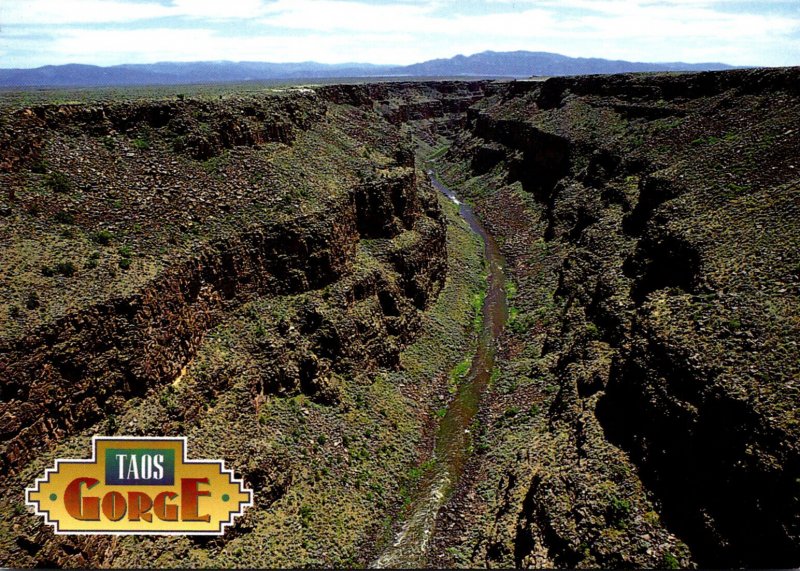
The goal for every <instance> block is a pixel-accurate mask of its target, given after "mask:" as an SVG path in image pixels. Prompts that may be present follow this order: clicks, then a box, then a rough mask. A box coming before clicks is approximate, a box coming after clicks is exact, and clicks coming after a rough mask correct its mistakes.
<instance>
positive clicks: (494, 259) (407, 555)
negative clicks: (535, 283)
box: [372, 173, 508, 568]
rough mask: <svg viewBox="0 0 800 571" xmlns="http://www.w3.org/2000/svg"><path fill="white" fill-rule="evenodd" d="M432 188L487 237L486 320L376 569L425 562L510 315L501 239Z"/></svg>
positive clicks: (438, 186)
mask: <svg viewBox="0 0 800 571" xmlns="http://www.w3.org/2000/svg"><path fill="white" fill-rule="evenodd" d="M429 174H430V175H431V181H432V182H433V185H434V187H435V188H436V189H437V190H439V191H440V192H441V193H443V194H444V195H445V196H447V198H449V199H450V200H451V201H453V202H454V203H455V204H457V205H458V206H459V213H460V215H461V217H462V218H463V219H464V220H465V221H466V222H467V224H468V225H469V227H470V228H471V229H472V231H473V232H475V233H476V234H478V235H479V236H480V237H481V239H482V240H483V244H484V256H485V259H486V267H487V270H488V287H487V292H486V298H485V300H484V303H483V322H482V326H481V329H480V331H479V334H478V342H477V345H476V347H475V353H474V355H473V357H472V363H471V366H470V369H469V373H468V374H467V376H466V378H465V379H464V380H463V381H462V382H461V384H460V386H459V387H458V392H457V394H456V397H455V399H453V401H452V403H451V404H450V406H449V407H448V409H447V414H446V415H445V416H444V418H442V420H441V422H440V424H439V427H438V429H437V432H436V443H435V445H434V460H435V461H434V463H433V467H432V468H431V469H430V470H428V471H427V472H426V474H425V475H424V476H423V479H422V481H421V482H420V486H419V488H418V490H417V493H416V495H415V499H414V500H413V502H412V505H411V510H410V512H409V516H408V519H406V521H405V523H404V524H403V527H402V528H401V529H400V531H399V532H398V533H397V534H396V535H395V537H394V539H393V541H392V543H390V544H389V545H388V546H387V547H386V549H385V550H384V552H383V553H382V554H381V556H380V557H379V558H378V559H377V560H376V561H375V562H374V563H373V564H372V567H377V568H387V567H388V568H403V567H406V568H414V567H417V568H418V567H421V566H424V564H425V559H426V554H427V550H428V547H429V544H430V539H431V537H432V535H433V533H434V531H435V530H434V526H435V522H436V516H437V514H438V513H439V510H440V509H441V507H442V505H444V503H445V501H446V500H447V498H448V497H449V495H450V494H451V493H452V491H453V490H454V488H455V486H456V483H457V482H458V479H459V478H460V477H461V475H462V474H463V472H464V467H465V465H466V462H467V459H468V457H469V454H470V448H471V446H470V444H471V442H472V435H471V434H470V428H471V426H472V422H473V420H474V418H475V415H476V414H477V412H478V404H479V402H480V398H481V395H482V394H483V392H484V391H485V390H486V387H487V386H488V384H489V380H490V378H491V374H492V369H493V368H494V361H495V353H496V349H497V339H498V338H499V336H500V333H501V332H502V330H503V327H504V325H505V323H506V319H507V317H508V308H507V304H506V290H505V274H504V267H505V264H504V261H503V257H502V256H501V254H500V250H499V248H498V247H497V243H496V242H495V241H494V239H493V238H492V237H491V236H490V235H489V234H488V233H487V232H486V230H485V229H484V228H483V226H482V225H481V223H480V222H479V221H478V219H477V218H476V217H475V213H474V212H473V211H472V209H471V208H470V207H469V206H468V205H466V204H464V203H462V202H461V201H460V200H459V199H458V197H457V196H456V194H455V193H454V192H453V191H452V190H450V189H449V188H447V187H446V186H444V185H443V184H442V183H441V182H439V181H438V180H437V179H436V177H435V176H434V175H433V174H432V173H429Z"/></svg>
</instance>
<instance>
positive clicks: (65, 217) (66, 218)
mask: <svg viewBox="0 0 800 571" xmlns="http://www.w3.org/2000/svg"><path fill="white" fill-rule="evenodd" d="M56 222H61V223H62V224H74V223H75V217H74V216H73V215H72V214H70V213H69V212H67V211H66V210H60V211H58V212H56Z"/></svg>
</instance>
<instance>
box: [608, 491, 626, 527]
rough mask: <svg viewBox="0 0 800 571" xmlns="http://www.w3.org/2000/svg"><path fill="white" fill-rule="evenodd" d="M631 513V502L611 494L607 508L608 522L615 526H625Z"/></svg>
mask: <svg viewBox="0 0 800 571" xmlns="http://www.w3.org/2000/svg"><path fill="white" fill-rule="evenodd" d="M630 515H631V502H630V501H628V500H624V499H620V498H618V497H617V496H611V499H610V501H609V503H608V508H607V509H606V517H607V518H608V522H609V523H610V524H611V525H613V526H614V527H624V526H625V525H626V523H627V521H628V518H630Z"/></svg>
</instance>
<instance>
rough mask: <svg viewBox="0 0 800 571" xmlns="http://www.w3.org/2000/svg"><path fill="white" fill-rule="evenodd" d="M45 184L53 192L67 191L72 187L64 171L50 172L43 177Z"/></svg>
mask: <svg viewBox="0 0 800 571" xmlns="http://www.w3.org/2000/svg"><path fill="white" fill-rule="evenodd" d="M45 184H46V185H47V187H48V188H49V189H50V190H52V191H53V192H69V191H70V189H71V188H72V182H70V180H69V177H67V175H65V174H64V173H60V172H51V173H50V174H48V175H47V178H46V179H45Z"/></svg>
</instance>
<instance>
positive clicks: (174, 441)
mask: <svg viewBox="0 0 800 571" xmlns="http://www.w3.org/2000/svg"><path fill="white" fill-rule="evenodd" d="M186 448H187V442H186V438H185V437H179V438H159V437H103V436H95V437H94V438H92V458H91V459H88V460H73V459H68V460H62V459H59V460H56V462H55V467H54V468H49V469H47V470H46V471H45V474H44V476H43V477H42V478H39V479H37V480H36V482H35V484H34V486H33V487H31V488H28V489H26V490H25V500H26V503H27V504H28V505H29V506H31V507H33V509H34V510H35V511H36V514H37V515H40V516H42V517H44V519H45V523H47V524H49V525H52V526H53V527H54V530H55V532H56V533H59V534H110V535H134V534H152V535H221V534H223V533H224V532H225V528H226V527H227V526H229V525H231V524H233V521H234V519H235V518H236V517H238V516H240V515H242V514H243V513H244V510H245V509H246V508H248V507H250V506H252V504H253V492H252V490H249V489H246V488H245V487H244V484H243V482H242V481H241V480H239V479H236V478H234V475H233V471H232V470H227V469H225V467H224V463H223V461H222V460H189V459H187V458H186ZM107 449H113V450H132V451H135V450H140V449H147V450H149V451H152V450H164V451H167V450H172V451H173V452H172V454H173V455H174V472H173V474H174V482H173V484H172V485H130V484H128V485H119V484H117V485H110V484H108V483H107V481H106V465H105V464H106V462H105V458H106V450H107ZM167 454H168V453H167ZM76 478H93V479H96V480H98V481H99V483H97V484H96V485H94V486H93V487H91V488H90V489H87V487H86V485H82V486H80V494H81V496H82V500H83V499H85V498H95V497H96V498H99V500H98V501H99V502H100V503H101V505H103V504H102V502H103V499H104V497H105V496H106V495H107V494H111V493H112V492H117V493H118V494H120V495H121V497H122V498H124V499H125V500H126V501H127V500H128V498H130V497H131V496H130V495H129V494H130V493H131V492H133V493H136V492H139V493H144V494H147V495H148V497H149V498H150V499H151V500H152V499H154V497H155V496H156V495H157V494H160V493H162V492H168V493H169V494H170V499H169V500H168V503H169V505H175V506H177V507H176V511H175V512H173V513H175V514H177V516H178V517H177V521H164V520H163V519H161V518H160V517H158V516H157V515H156V510H155V509H153V507H151V508H149V510H148V513H150V514H152V515H151V517H150V520H151V521H147V520H146V519H145V518H143V517H140V518H138V521H131V520H130V515H131V513H133V512H136V511H137V510H136V509H130V508H133V507H134V506H127V505H126V506H125V508H126V515H125V516H123V517H121V518H120V519H119V520H117V521H112V520H111V519H109V518H108V517H106V513H105V512H104V511H103V509H101V510H100V517H99V519H97V520H87V519H78V518H76V517H74V516H73V515H71V514H70V512H69V510H68V509H67V506H66V504H65V494H67V488H68V486H69V485H70V483H72V482H73V481H74V480H75V479H76ZM205 478H207V479H208V483H207V484H206V483H205V482H200V483H196V484H195V486H196V488H197V489H198V490H199V491H201V492H202V493H200V494H198V496H199V497H197V498H196V508H197V509H196V511H195V513H196V514H197V515H199V516H200V517H201V518H202V517H203V516H206V515H207V516H209V517H208V521H185V520H184V518H183V517H181V515H182V512H181V502H182V501H184V500H186V497H181V484H182V482H184V480H187V479H200V480H202V479H205ZM73 492H74V489H73ZM205 492H208V495H205ZM171 494H175V496H174V497H173V496H172V495H171ZM71 497H73V498H74V493H73V494H72V496H71ZM134 497H135V496H134ZM111 499H112V500H114V499H115V497H114V496H112V498H111ZM116 499H117V500H119V499H120V496H116ZM88 501H89V502H92V501H93V500H91V499H90V500H88ZM136 503H137V504H138V505H137V506H136V507H137V508H141V507H146V500H143V498H142V497H141V496H139V498H138V502H136ZM164 503H166V502H162V508H163V506H164ZM112 504H114V502H113V501H112V502H110V505H112ZM115 505H116V506H117V510H116V515H119V513H120V509H119V506H121V505H122V504H121V503H119V502H117V504H115ZM72 511H73V512H74V511H75V510H74V509H73V510H72ZM139 511H141V510H139ZM162 512H163V510H162ZM111 513H114V512H113V510H112V512H111Z"/></svg>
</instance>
